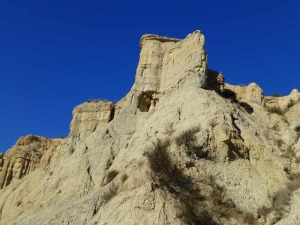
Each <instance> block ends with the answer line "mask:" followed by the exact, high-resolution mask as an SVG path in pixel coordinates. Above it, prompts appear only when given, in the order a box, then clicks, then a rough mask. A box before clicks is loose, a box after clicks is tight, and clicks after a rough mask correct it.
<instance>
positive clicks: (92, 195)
mask: <svg viewBox="0 0 300 225" xmlns="http://www.w3.org/2000/svg"><path fill="white" fill-rule="evenodd" d="M140 47H141V53H140V60H139V64H138V67H137V71H136V77H135V83H134V84H133V86H132V88H131V90H130V92H129V93H128V94H127V95H126V96H125V97H124V98H123V99H121V100H120V101H119V102H116V103H111V102H108V101H101V100H99V101H88V102H86V103H83V104H81V105H80V106H77V107H76V108H75V109H74V111H73V120H72V122H71V126H70V133H69V135H68V137H67V138H65V139H57V140H50V139H46V138H42V137H36V136H27V137H25V138H21V139H20V140H19V141H18V142H17V144H16V145H15V146H14V147H13V148H12V149H10V150H9V151H8V152H7V153H6V154H5V155H4V156H1V157H2V158H1V166H2V167H1V168H2V170H1V172H0V182H2V183H1V187H3V189H2V190H0V212H1V218H0V224H1V225H2V224H90V225H92V224H103V225H104V224H106V225H109V224H112V225H115V224H125V225H126V224H128V225H129V224H130V225H131V224H213V225H214V224H225V225H226V224H228V225H229V224H230V225H232V224H277V225H288V224H291V225H292V224H293V225H294V224H297V223H300V210H299V209H300V189H299V187H300V176H299V174H300V166H299V160H300V141H299V137H300V122H299V121H300V120H299V118H300V110H299V109H300V94H299V92H298V91H297V90H294V91H293V92H292V93H291V95H289V96H286V97H265V96H264V94H263V91H262V90H261V89H260V88H259V87H258V85H256V84H254V83H252V84H249V85H248V86H233V85H229V84H226V83H224V81H225V79H224V76H223V74H222V73H220V72H218V71H214V70H210V69H208V67H207V53H206V51H205V49H204V36H203V35H202V34H201V32H200V31H196V32H194V33H192V34H189V35H188V36H187V37H186V38H185V39H183V40H179V39H174V38H166V37H160V36H157V35H144V36H143V37H142V38H141V41H140ZM8 174H11V175H8ZM12 177H13V178H12Z"/></svg>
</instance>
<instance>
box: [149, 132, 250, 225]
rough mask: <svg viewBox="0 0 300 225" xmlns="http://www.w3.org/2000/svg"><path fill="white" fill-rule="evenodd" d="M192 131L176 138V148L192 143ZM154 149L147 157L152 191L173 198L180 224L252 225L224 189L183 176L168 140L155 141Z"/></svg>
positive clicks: (210, 179) (205, 180) (206, 181)
mask: <svg viewBox="0 0 300 225" xmlns="http://www.w3.org/2000/svg"><path fill="white" fill-rule="evenodd" d="M195 131H197V129H196V128H193V131H189V132H185V134H184V135H182V136H180V137H177V138H176V142H177V144H186V143H188V144H189V143H190V142H192V141H193V140H194V137H193V134H194V133H195ZM188 134H189V135H188ZM153 146H154V147H153V149H152V151H150V152H149V153H147V155H146V156H147V158H148V161H149V165H150V169H151V171H152V172H153V174H152V179H153V182H154V188H160V189H161V190H163V191H166V192H170V193H171V194H172V196H176V199H177V200H178V205H177V211H178V213H179V214H178V217H180V219H181V220H182V221H184V222H185V223H187V224H204V225H219V224H221V222H220V221H224V220H227V221H230V218H240V219H241V221H243V222H244V224H255V219H254V217H253V216H252V215H250V214H249V213H247V214H244V213H242V212H241V211H240V210H239V209H237V208H236V206H235V205H234V203H233V201H232V200H231V199H230V198H228V197H227V195H226V192H225V189H224V188H222V187H221V186H219V185H217V183H216V182H215V180H214V179H213V178H212V177H207V178H203V179H202V180H201V181H197V183H194V182H193V181H192V180H191V179H190V177H188V176H186V175H185V173H184V171H183V168H181V167H179V166H177V165H176V162H174V161H172V159H171V157H170V142H169V141H168V140H167V141H160V140H157V141H156V142H155V143H153ZM199 188H201V189H199Z"/></svg>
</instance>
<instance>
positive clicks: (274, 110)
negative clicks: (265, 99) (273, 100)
mask: <svg viewBox="0 0 300 225" xmlns="http://www.w3.org/2000/svg"><path fill="white" fill-rule="evenodd" d="M267 110H268V111H269V112H270V113H275V114H277V115H280V116H282V115H283V111H282V110H281V108H279V107H278V106H273V107H271V108H268V109H267Z"/></svg>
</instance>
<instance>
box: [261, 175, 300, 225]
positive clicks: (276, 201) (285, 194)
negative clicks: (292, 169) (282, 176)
mask: <svg viewBox="0 0 300 225" xmlns="http://www.w3.org/2000/svg"><path fill="white" fill-rule="evenodd" d="M299 188H300V175H299V174H290V175H289V183H288V184H287V185H286V187H284V188H282V189H280V190H279V191H277V192H276V193H275V195H274V196H273V202H272V208H266V207H263V208H261V209H259V213H260V215H261V216H263V217H264V218H267V216H268V215H269V214H270V213H271V212H275V215H276V219H277V221H278V220H280V219H281V218H282V217H283V215H284V214H285V213H287V211H288V206H289V205H290V202H291V196H292V194H293V192H294V191H296V190H298V189H299Z"/></svg>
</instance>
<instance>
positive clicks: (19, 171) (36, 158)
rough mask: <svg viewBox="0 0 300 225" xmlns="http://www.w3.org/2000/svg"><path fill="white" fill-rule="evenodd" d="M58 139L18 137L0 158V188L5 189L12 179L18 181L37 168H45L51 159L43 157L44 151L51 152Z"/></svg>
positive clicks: (30, 136)
mask: <svg viewBox="0 0 300 225" xmlns="http://www.w3.org/2000/svg"><path fill="white" fill-rule="evenodd" d="M59 142H60V141H59V139H56V140H50V139H47V138H44V137H39V136H34V135H28V136H26V137H20V138H19V140H18V141H17V143H16V144H15V145H14V146H13V147H12V148H11V149H9V150H8V151H7V152H6V153H5V154H4V155H3V154H2V155H1V156H0V188H3V187H6V186H7V185H9V184H10V182H11V181H12V180H13V179H20V178H22V177H23V176H25V175H27V174H29V173H30V172H32V171H34V170H35V169H36V168H37V167H47V166H48V164H49V163H50V160H51V157H46V156H45V157H44V158H43V155H44V153H45V152H46V151H50V152H52V151H53V149H55V148H56V146H57V145H58V144H59Z"/></svg>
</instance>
